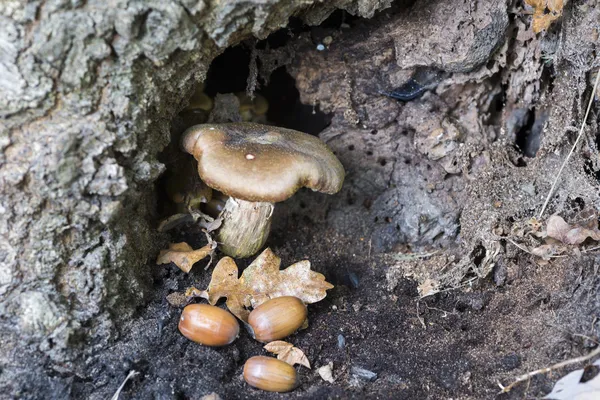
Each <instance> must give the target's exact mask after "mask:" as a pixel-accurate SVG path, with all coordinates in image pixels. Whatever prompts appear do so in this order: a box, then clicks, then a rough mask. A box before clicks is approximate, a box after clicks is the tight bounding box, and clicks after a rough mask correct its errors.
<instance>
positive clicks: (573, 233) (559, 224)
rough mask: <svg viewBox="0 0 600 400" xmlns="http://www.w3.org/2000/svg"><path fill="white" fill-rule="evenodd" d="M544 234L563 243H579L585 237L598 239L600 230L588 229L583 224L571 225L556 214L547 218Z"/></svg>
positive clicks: (599, 238) (599, 239) (583, 240)
mask: <svg viewBox="0 0 600 400" xmlns="http://www.w3.org/2000/svg"><path fill="white" fill-rule="evenodd" d="M546 234H547V236H548V237H551V238H553V239H556V240H559V241H561V242H562V243H564V244H575V245H576V244H581V243H583V242H585V240H586V239H587V238H591V239H592V240H595V241H600V231H599V230H598V229H597V228H595V229H589V228H586V227H583V226H572V225H569V224H567V223H566V222H565V220H564V219H563V218H562V217H559V216H558V215H553V216H551V217H550V218H549V219H548V225H547V227H546Z"/></svg>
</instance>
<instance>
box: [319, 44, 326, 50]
mask: <svg viewBox="0 0 600 400" xmlns="http://www.w3.org/2000/svg"><path fill="white" fill-rule="evenodd" d="M323 50H325V46H324V45H323V44H321V43H319V44H318V45H317V51H323Z"/></svg>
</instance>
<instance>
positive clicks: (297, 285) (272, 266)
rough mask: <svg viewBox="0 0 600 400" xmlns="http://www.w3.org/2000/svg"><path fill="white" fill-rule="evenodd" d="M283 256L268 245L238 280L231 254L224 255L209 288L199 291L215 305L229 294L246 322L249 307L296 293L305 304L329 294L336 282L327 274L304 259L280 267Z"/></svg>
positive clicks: (229, 302) (232, 308) (232, 307)
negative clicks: (328, 280) (314, 268)
mask: <svg viewBox="0 0 600 400" xmlns="http://www.w3.org/2000/svg"><path fill="white" fill-rule="evenodd" d="M280 265H281V259H280V258H279V257H277V256H276V255H275V254H274V253H273V252H272V251H271V249H269V248H267V249H266V250H265V251H263V252H262V253H261V254H260V255H259V256H258V257H257V258H256V259H255V260H254V261H253V262H252V264H250V266H248V268H246V269H245V270H244V272H243V273H242V276H241V277H240V278H239V279H238V268H237V265H236V264H235V261H233V259H231V258H230V257H224V258H222V259H221V260H220V261H219V262H218V264H217V265H216V266H215V269H214V271H213V274H212V279H211V281H210V284H209V285H208V289H207V290H206V291H197V289H196V291H197V295H199V296H200V297H204V298H205V299H207V300H208V302H209V303H210V304H212V305H214V304H216V303H217V301H218V300H219V299H220V298H221V297H227V302H226V304H227V308H229V311H231V312H232V313H233V314H234V315H235V316H236V317H238V318H239V319H241V320H242V321H244V322H247V321H248V315H249V314H250V312H249V311H248V309H249V308H250V307H252V308H256V307H258V306H259V305H261V304H262V303H264V302H265V301H267V300H269V299H273V298H276V297H282V296H294V297H297V298H299V299H300V300H302V301H303V302H304V303H305V304H310V303H316V302H317V301H320V300H322V299H324V298H325V296H327V293H326V291H327V290H328V289H332V288H333V285H332V284H331V283H329V282H327V281H325V276H323V275H322V274H320V273H318V272H315V271H312V270H311V269H310V261H308V260H304V261H300V262H297V263H295V264H292V265H290V266H289V267H287V268H286V269H284V270H279V267H280Z"/></svg>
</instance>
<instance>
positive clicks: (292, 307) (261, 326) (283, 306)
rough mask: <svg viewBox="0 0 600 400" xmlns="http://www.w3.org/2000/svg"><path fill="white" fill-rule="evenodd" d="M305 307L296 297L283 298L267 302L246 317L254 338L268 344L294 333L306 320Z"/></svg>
mask: <svg viewBox="0 0 600 400" xmlns="http://www.w3.org/2000/svg"><path fill="white" fill-rule="evenodd" d="M307 314H308V312H307V310H306V306H305V305H304V303H303V302H302V300H300V299H299V298H297V297H293V296H284V297H277V298H274V299H271V300H268V301H266V302H264V303H263V304H261V305H260V306H258V307H256V308H255V309H254V310H253V311H252V312H251V313H250V315H249V316H248V324H249V325H250V327H251V328H252V331H253V333H254V338H255V339H256V340H258V341H259V342H263V343H268V342H272V341H273V340H278V339H283V338H284V337H286V336H289V335H291V334H292V333H294V332H295V331H296V330H298V328H300V327H301V326H302V324H303V323H304V321H305V320H306V316H307Z"/></svg>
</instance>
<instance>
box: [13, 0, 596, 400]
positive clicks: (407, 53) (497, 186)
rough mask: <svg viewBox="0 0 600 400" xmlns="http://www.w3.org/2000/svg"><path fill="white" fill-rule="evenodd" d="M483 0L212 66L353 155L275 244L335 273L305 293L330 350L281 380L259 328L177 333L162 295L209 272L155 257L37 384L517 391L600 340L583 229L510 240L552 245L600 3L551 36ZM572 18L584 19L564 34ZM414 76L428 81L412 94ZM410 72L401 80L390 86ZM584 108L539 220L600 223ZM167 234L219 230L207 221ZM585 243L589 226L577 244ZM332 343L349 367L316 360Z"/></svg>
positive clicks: (529, 392)
mask: <svg viewBox="0 0 600 400" xmlns="http://www.w3.org/2000/svg"><path fill="white" fill-rule="evenodd" d="M470 3H471V2H464V4H463V3H461V4H460V5H459V6H458V8H457V9H456V10H458V11H456V10H453V12H451V13H449V12H448V10H446V9H445V8H444V7H442V5H443V4H444V2H431V4H430V5H423V4H421V2H400V3H398V4H396V5H395V6H394V7H392V8H391V9H388V10H386V11H384V12H381V13H378V14H376V15H375V16H374V17H373V18H372V19H361V18H354V17H351V16H349V15H348V14H346V13H341V12H337V13H334V15H333V16H332V17H330V18H329V19H328V20H326V21H325V22H324V23H323V24H321V25H320V26H317V27H312V28H311V27H307V26H305V25H302V24H294V23H292V24H291V25H290V27H289V28H286V29H284V30H283V31H281V32H278V33H276V34H273V35H272V36H271V37H269V38H268V39H267V40H266V41H262V42H258V43H257V42H256V41H250V42H246V43H244V44H243V45H241V46H239V47H236V48H232V49H229V50H227V51H226V52H225V53H224V54H223V55H221V56H220V57H219V58H217V59H216V60H215V61H214V62H213V68H212V70H211V71H209V73H208V76H207V79H206V81H205V82H204V85H205V91H206V93H207V94H208V95H210V96H211V97H215V96H216V95H217V93H234V92H239V91H244V90H245V89H246V87H247V86H249V87H256V88H257V93H260V94H262V95H264V96H265V97H266V98H267V100H268V101H269V104H270V107H271V111H270V112H269V113H268V114H267V120H268V122H270V123H273V124H276V125H280V126H285V127H288V128H295V129H300V130H304V131H306V132H309V133H312V134H315V135H318V136H319V137H320V138H321V139H323V140H324V141H325V142H326V143H327V144H328V145H329V146H330V147H331V148H332V150H333V151H334V152H335V153H336V154H337V156H338V157H339V158H340V160H341V161H342V163H343V164H344V166H345V168H346V171H347V177H346V182H345V185H344V188H343V189H342V191H341V192H340V193H339V194H337V195H333V196H327V195H323V194H319V193H313V192H309V191H300V192H299V193H298V194H297V195H296V196H294V197H293V198H291V199H290V200H288V201H286V202H283V203H280V204H278V205H277V207H276V209H275V212H274V216H273V218H274V225H273V230H272V233H271V236H270V238H269V239H268V241H267V246H269V247H271V249H272V250H273V251H274V252H275V253H276V254H277V255H279V256H280V257H281V258H282V261H283V262H282V265H283V266H284V267H285V266H287V265H290V264H292V263H294V262H296V261H299V260H303V259H308V260H310V261H311V263H312V268H313V269H314V270H316V271H318V272H320V273H322V274H324V275H325V276H326V277H327V280H328V281H329V282H331V283H332V284H334V285H335V288H334V289H332V290H330V291H329V292H328V295H327V297H326V298H325V299H324V300H322V301H321V302H319V303H317V304H313V305H310V306H309V327H308V329H306V330H302V331H300V332H298V333H296V334H295V335H293V336H292V337H290V338H288V341H290V342H292V343H293V344H294V345H295V346H297V347H299V348H301V349H302V350H304V351H305V353H306V355H307V356H308V359H309V360H310V362H311V364H312V366H313V369H312V370H308V369H306V368H304V367H297V371H298V373H299V377H300V385H299V387H298V388H297V389H296V390H294V391H293V392H291V393H289V394H274V393H266V392H262V391H258V390H255V389H252V388H250V387H249V386H248V385H247V384H246V383H245V382H244V381H243V379H242V377H241V373H242V368H243V365H244V362H245V360H246V359H248V358H249V357H251V356H254V355H266V354H267V353H266V351H265V350H263V349H262V345H261V344H260V343H258V342H256V341H254V340H252V339H251V338H250V336H249V335H248V334H246V332H242V334H241V336H240V338H239V339H238V340H237V341H236V342H234V343H233V344H232V345H230V346H227V347H224V348H217V349H215V348H207V347H203V346H201V345H198V344H195V343H192V342H190V341H188V340H187V339H185V338H184V337H183V336H182V335H181V334H180V333H179V332H178V330H177V322H178V319H179V315H180V311H181V310H180V309H179V308H177V307H174V306H171V305H170V304H169V303H168V302H167V301H166V296H167V295H168V294H170V293H172V292H174V291H183V290H185V289H186V288H188V287H190V286H196V287H199V288H205V287H207V285H208V283H209V281H210V269H209V270H205V269H204V268H203V266H204V263H203V262H200V263H198V264H197V265H196V266H195V267H194V268H193V269H192V271H191V273H190V274H187V275H186V274H184V273H183V272H181V271H180V270H179V269H177V268H176V267H175V266H174V265H170V266H157V265H154V264H151V265H148V268H149V269H151V270H152V273H153V288H154V291H153V292H152V294H151V297H150V298H149V300H148V302H147V304H145V305H144V306H143V307H140V308H139V309H138V310H137V312H136V314H135V315H134V316H133V317H132V319H131V322H130V323H129V324H127V325H126V328H124V329H122V330H121V331H119V332H116V333H115V338H114V339H113V340H111V342H110V343H109V344H105V343H101V344H90V346H96V347H95V348H94V349H93V353H94V355H93V356H91V357H90V358H89V359H88V360H87V364H86V366H85V368H84V370H83V371H81V373H79V374H78V375H71V374H60V373H56V375H55V376H51V377H48V379H46V380H40V379H32V386H31V387H30V392H27V393H21V396H22V397H23V398H37V397H38V395H39V393H47V391H48V390H51V391H52V393H53V394H54V397H55V398H61V397H64V398H66V397H72V398H90V399H106V398H110V396H112V394H113V393H114V392H115V391H116V390H117V388H118V386H119V385H120V384H121V382H122V381H123V379H124V378H125V376H127V374H128V373H129V372H130V371H131V370H135V371H138V372H139V373H140V374H139V375H137V376H135V377H134V378H132V379H131V380H130V381H129V382H128V383H127V384H126V385H125V386H124V389H123V391H122V392H121V395H120V399H149V398H161V399H162V398H176V399H200V398H202V396H204V395H207V394H210V393H212V392H214V393H217V394H218V395H219V396H220V397H221V398H222V399H280V398H299V399H300V398H301V399H326V398H344V399H346V398H348V399H353V398H355V399H364V398H374V399H398V398H406V399H442V398H453V399H491V398H498V399H522V398H539V397H541V396H543V395H545V394H546V393H548V392H550V390H551V389H552V386H553V384H554V382H555V381H556V380H557V379H558V378H559V377H560V376H562V375H563V374H564V373H566V372H567V371H563V370H560V371H557V372H553V373H550V374H546V375H539V376H536V377H534V378H533V379H531V380H530V381H529V382H526V383H523V384H521V385H518V386H516V387H515V388H514V389H513V390H512V391H511V392H510V393H506V394H499V392H500V388H499V385H498V383H502V384H504V385H506V384H509V383H511V382H512V381H513V380H514V378H515V377H516V376H518V375H520V374H522V373H526V372H528V371H531V370H535V369H538V368H541V367H544V366H549V365H551V364H553V363H556V362H558V361H561V360H564V359H567V358H571V357H576V356H579V355H583V354H587V353H588V352H589V351H591V349H593V348H594V347H595V345H596V342H595V340H596V339H597V337H598V329H599V328H600V326H599V323H598V316H599V312H600V311H599V310H600V308H599V307H600V296H599V291H598V285H599V283H600V282H599V279H598V265H600V264H599V262H600V259H599V256H598V253H597V252H594V251H591V252H581V251H578V250H577V249H574V248H569V249H568V250H567V252H566V253H565V255H566V257H561V258H551V259H550V260H543V259H541V258H540V257H536V256H534V255H532V254H530V253H528V252H526V251H523V250H522V249H521V248H519V247H516V246H515V245H514V244H513V242H516V243H518V244H522V247H524V248H525V249H530V248H531V247H533V246H534V244H535V243H538V242H536V241H535V240H537V239H534V238H532V237H531V236H528V235H526V234H524V233H519V232H521V231H522V230H521V231H520V230H519V227H523V226H525V225H526V224H527V221H529V220H530V219H531V218H533V217H536V216H537V215H538V213H539V211H540V209H541V206H542V204H543V202H544V199H545V197H546V194H547V193H548V191H549V189H550V185H551V183H552V180H553V179H554V177H555V176H556V171H558V169H559V167H560V164H561V163H562V161H563V160H564V158H565V156H566V154H567V152H568V149H569V148H570V146H571V144H572V142H573V140H574V137H575V136H574V135H575V134H574V133H572V132H571V130H569V129H568V128H569V127H570V126H573V125H577V124H579V123H580V122H581V118H582V115H583V112H582V110H583V109H584V107H585V104H587V103H585V102H586V101H587V100H588V99H589V92H590V89H589V85H588V84H587V83H588V80H589V76H588V75H590V74H589V71H590V70H591V69H592V67H594V68H596V67H597V63H596V64H594V62H595V61H594V60H593V56H592V55H591V54H592V52H593V50H594V49H595V46H596V44H594V43H592V42H591V39H589V40H588V36H589V35H591V30H592V28H591V27H592V25H593V24H592V22H591V21H593V18H592V17H590V16H589V15H590V14H594V15H596V17H597V16H598V10H597V9H596V8H594V7H596V6H595V5H593V6H592V5H589V4H588V5H586V7H587V8H586V9H585V10H583V9H582V8H581V7H583V5H580V4H579V3H580V2H570V3H569V6H568V8H566V9H565V13H564V17H563V18H562V19H561V20H559V21H558V22H556V24H555V25H553V27H552V28H551V29H550V30H549V32H547V33H544V34H540V35H537V36H536V35H535V34H533V33H532V32H531V26H530V15H528V14H526V13H525V12H524V9H523V8H522V7H521V5H519V6H518V7H517V5H511V8H508V6H507V5H506V3H505V2H477V6H476V7H474V8H471V6H470V5H469V4H470ZM580 6H581V7H580ZM583 14H585V17H584V15H583ZM427 16H429V17H427ZM444 16H445V17H444ZM442 20H443V21H444V24H445V25H444V29H440V28H439V24H440V21H442ZM484 27H485V29H484ZM469 29H470V31H469V32H471V33H470V34H466V35H465V34H464V32H465V30H469ZM481 32H483V33H481ZM560 32H563V33H564V32H567V33H566V34H565V36H564V37H563V38H562V39H560V40H559V37H560V35H559V33H560ZM326 38H329V39H327V40H325V39H326ZM582 38H583V39H582ZM581 40H583V43H584V44H583V45H581V43H580V42H581ZM456 41H458V42H457V46H451V44H452V43H453V42H456ZM324 42H327V43H330V44H328V45H325V46H324V47H325V49H324V50H323V51H321V50H318V49H317V46H319V45H323V43H324ZM484 44H485V45H484ZM432 52H435V54H436V55H438V57H432V56H431V54H432ZM542 56H544V57H550V59H551V62H547V61H545V59H543V58H542ZM254 57H258V58H257V61H254ZM253 62H257V66H256V70H255V72H256V75H253V74H252V72H251V71H253V67H252V65H253ZM215 66H218V68H216V67H215ZM411 79H412V81H411ZM407 84H408V85H409V86H407ZM415 84H416V85H421V89H422V90H420V89H419V90H418V91H419V93H418V95H417V96H415V97H414V98H411V97H412V93H413V92H412V91H414V87H415ZM394 91H395V92H396V93H397V94H398V93H399V95H397V96H396V98H392V97H390V96H386V95H385V94H383V93H389V92H394ZM407 91H411V92H410V93H408V92H407ZM405 92H407V93H405ZM398 98H401V99H407V100H408V101H400V100H398ZM236 101H237V100H236V98H235V97H234V96H232V95H229V96H219V97H218V98H217V100H216V101H215V110H213V112H212V114H211V115H210V116H209V115H208V114H203V115H197V116H195V117H194V118H196V120H195V121H194V122H203V121H205V120H207V119H208V118H212V119H211V120H216V121H219V120H221V121H225V120H232V121H233V120H237V119H239V115H238V114H237V113H238V105H237V104H236ZM232 104H233V106H232ZM188 117H189V116H188ZM588 122H589V129H588V131H586V139H585V140H584V141H583V145H582V148H581V149H580V150H579V151H578V152H577V153H576V154H575V155H574V156H573V157H572V158H571V160H570V162H569V166H568V167H567V168H566V169H565V170H564V172H563V179H562V180H561V181H560V182H561V183H560V185H559V188H558V189H557V191H556V193H555V194H554V196H553V198H552V201H551V202H550V205H549V208H548V210H546V212H545V213H544V215H543V216H542V218H541V223H542V224H543V223H544V221H545V220H546V219H547V217H548V216H549V215H552V214H554V213H558V214H560V215H561V216H562V217H563V218H565V219H566V220H567V221H569V222H570V223H578V222H581V221H583V220H586V219H587V220H589V218H590V217H589V216H590V215H592V216H593V217H592V218H596V220H597V216H596V211H597V210H598V207H599V206H600V197H599V193H598V190H597V184H598V181H597V171H598V169H597V158H598V152H597V143H596V136H595V135H597V117H596V115H595V114H594V115H593V116H592V117H591V118H590V120H589V121H588ZM190 123H191V122H190V120H189V119H185V118H184V117H183V116H182V115H180V116H178V117H177V118H176V119H175V120H174V121H173V123H172V133H173V137H172V142H171V145H170V147H169V148H167V150H166V151H165V152H164V153H163V160H161V161H163V162H164V163H165V164H166V165H167V169H169V168H170V169H171V170H172V168H173V166H172V165H176V164H177V162H178V160H180V159H181V154H178V153H177V151H178V150H177V143H178V135H179V134H180V133H181V131H182V129H183V128H185V126H187V125H189V124H190ZM440 135H441V136H440ZM440 137H442V139H440ZM165 176H168V175H165ZM165 179H167V178H163V179H162V180H160V181H159V182H158V184H157V185H156V190H157V192H158V198H159V205H158V211H159V213H160V214H162V215H161V217H164V216H166V215H168V214H169V212H170V205H169V204H168V199H167V197H166V195H165V194H164V185H165ZM157 219H158V218H157ZM156 222H158V221H156ZM168 239H169V240H171V241H181V240H186V241H188V242H189V243H190V244H192V245H193V246H195V247H197V246H200V245H202V244H204V243H205V242H204V236H203V235H202V234H201V232H200V231H199V229H198V228H197V227H193V226H191V225H186V226H183V227H179V228H177V229H176V230H174V231H173V232H171V233H170V236H169V238H168ZM586 246H587V247H592V246H593V243H589V242H586V243H585V244H584V245H582V246H581V247H580V248H579V250H581V249H583V248H586ZM157 251H158V249H157ZM220 256H221V255H219V257H220ZM250 261H251V260H240V262H239V263H238V265H239V266H240V268H241V267H243V266H245V265H248V264H249V262H250ZM425 284H429V285H433V287H434V288H435V290H433V291H429V292H427V291H426V290H425V289H426V286H425ZM424 290H425V291H424ZM421 295H427V296H425V297H421ZM220 306H222V307H225V306H224V305H223V304H220ZM329 362H332V363H333V376H334V378H335V382H334V383H332V384H331V383H327V382H325V381H323V380H322V379H321V378H320V377H319V375H318V374H317V372H316V368H318V367H321V366H323V365H326V364H327V363H329ZM580 367H581V365H575V366H574V368H580ZM360 369H364V370H367V371H371V372H372V373H374V374H375V375H373V374H368V373H362V374H361V373H360ZM49 388H51V389H49Z"/></svg>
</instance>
